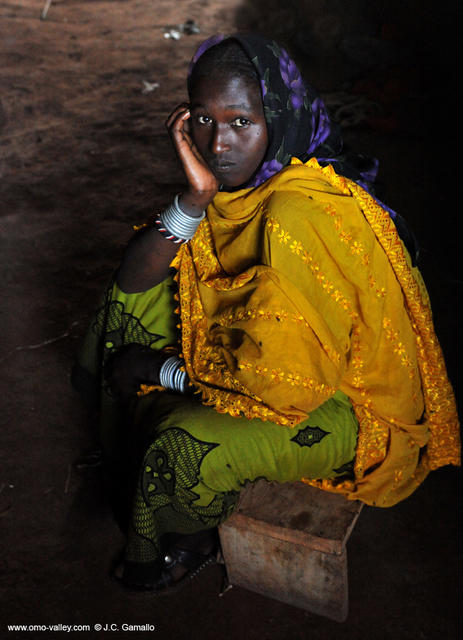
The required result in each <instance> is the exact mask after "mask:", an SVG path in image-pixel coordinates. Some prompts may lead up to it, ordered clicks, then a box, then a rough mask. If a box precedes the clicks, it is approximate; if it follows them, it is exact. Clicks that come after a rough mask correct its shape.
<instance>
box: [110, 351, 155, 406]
mask: <svg viewBox="0 0 463 640" xmlns="http://www.w3.org/2000/svg"><path fill="white" fill-rule="evenodd" d="M165 359H166V355H165V354H164V353H162V352H159V351H155V350H154V349H150V348H149V347H144V346H142V345H140V344H128V345H125V346H124V347H121V348H120V349H119V350H118V351H116V352H115V353H114V354H113V355H112V356H111V357H110V359H109V361H108V365H107V367H108V370H107V378H108V380H109V383H110V386H111V389H112V390H113V392H114V393H115V394H116V395H117V396H119V397H120V398H121V399H122V400H129V399H130V398H131V397H132V396H135V395H136V393H137V391H138V390H139V388H140V384H143V383H145V384H154V385H155V384H159V370H160V368H161V365H162V363H163V362H164V360H165Z"/></svg>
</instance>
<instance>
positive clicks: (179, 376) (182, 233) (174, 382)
mask: <svg viewBox="0 0 463 640" xmlns="http://www.w3.org/2000/svg"><path fill="white" fill-rule="evenodd" d="M205 215H206V212H205V211H203V212H202V214H201V215H200V216H199V217H197V218H193V217H192V216H189V215H188V214H187V213H185V212H184V211H182V209H181V208H180V206H179V203H178V195H176V196H175V198H174V201H173V203H172V204H171V205H170V206H169V207H167V209H166V210H165V211H163V212H162V213H158V214H157V216H156V219H155V221H154V225H155V227H156V229H157V230H158V231H159V233H160V234H161V235H163V236H164V237H165V238H166V239H167V240H171V241H172V242H175V243H182V244H184V243H185V242H188V240H191V238H192V237H193V236H194V234H195V231H196V229H197V228H198V226H199V223H200V222H201V220H204V217H205ZM181 366H182V361H181V360H180V358H178V357H177V356H171V357H170V358H167V360H166V361H165V362H164V363H163V364H162V366H161V369H160V371H159V382H160V384H161V385H162V386H163V387H164V388H165V389H170V390H172V391H177V392H179V393H185V391H186V388H187V386H188V379H187V374H186V373H185V371H182V370H181Z"/></svg>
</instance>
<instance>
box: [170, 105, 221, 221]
mask: <svg viewBox="0 0 463 640" xmlns="http://www.w3.org/2000/svg"><path fill="white" fill-rule="evenodd" d="M190 117H191V114H190V105H188V104H187V103H183V104H180V105H178V107H176V109H174V111H173V112H172V113H171V114H170V116H169V117H168V119H167V121H166V127H167V130H168V131H169V135H170V137H171V139H172V142H173V145H174V147H175V149H176V151H177V154H178V157H179V159H180V162H181V163H182V167H183V171H184V172H185V175H186V178H187V181H188V191H187V192H186V193H184V194H182V196H181V199H180V204H181V207H182V209H184V210H185V212H186V213H189V214H190V215H200V214H201V212H202V211H203V210H204V209H206V208H207V206H208V204H209V203H210V202H212V200H213V199H214V196H215V194H216V193H217V191H218V189H219V182H218V180H217V178H216V177H215V176H214V174H213V173H212V171H211V170H210V169H209V167H208V166H207V164H206V162H205V160H204V159H203V157H202V156H201V154H200V153H199V151H198V149H197V147H196V145H195V143H194V142H193V138H192V137H191V133H190V127H189V122H188V120H189V119H190Z"/></svg>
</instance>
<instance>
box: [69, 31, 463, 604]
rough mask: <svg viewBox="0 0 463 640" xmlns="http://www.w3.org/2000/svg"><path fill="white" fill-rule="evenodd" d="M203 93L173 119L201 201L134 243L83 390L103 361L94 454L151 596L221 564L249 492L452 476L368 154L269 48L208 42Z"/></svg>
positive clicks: (435, 377) (95, 329)
mask: <svg viewBox="0 0 463 640" xmlns="http://www.w3.org/2000/svg"><path fill="white" fill-rule="evenodd" d="M188 89H189V96H190V102H189V104H182V105H180V106H178V107H177V108H176V109H175V110H174V112H173V113H172V115H171V116H170V117H169V119H168V121H167V127H168V129H169V132H170V134H171V137H172V140H173V143H174V146H175V148H176V150H177V153H178V156H179V159H180V161H181V163H182V166H183V169H184V172H185V175H186V179H187V187H186V189H185V191H184V192H183V193H182V194H180V195H179V196H177V197H176V198H175V200H174V203H173V204H172V205H170V206H169V207H168V208H167V209H166V210H165V211H163V212H161V213H160V214H159V215H158V216H157V217H156V219H155V220H154V221H153V223H150V224H147V225H145V226H144V227H143V229H141V231H139V233H137V234H136V235H135V237H134V238H133V239H132V241H131V243H130V244H129V246H128V248H127V250H126V252H125V255H124V257H123V261H122V264H121V266H120V268H119V270H118V272H117V274H116V278H115V281H114V282H112V283H111V284H110V286H109V287H108V290H107V293H106V296H105V300H104V302H103V304H102V306H101V308H100V309H99V311H98V312H97V314H96V318H95V320H94V322H93V323H92V327H91V331H90V332H89V335H88V336H87V339H86V343H85V345H84V350H83V354H82V357H81V360H80V366H79V368H78V370H77V373H78V375H77V376H76V380H77V381H78V382H79V381H80V386H81V388H84V387H86V388H87V389H89V388H90V385H91V384H93V383H94V382H95V380H96V378H95V376H97V374H98V372H99V371H100V370H102V368H101V365H102V363H104V374H103V375H102V377H101V395H100V400H99V404H100V410H101V415H102V422H101V440H102V444H103V449H104V452H105V458H106V463H107V467H108V469H109V470H110V471H111V477H112V480H113V482H114V480H115V478H119V487H122V488H125V489H126V495H127V504H130V509H131V516H130V518H129V523H128V525H127V546H126V549H125V558H124V563H123V566H121V567H120V568H119V572H118V573H119V575H120V576H121V577H122V579H123V582H124V583H125V584H126V585H128V586H132V587H136V588H149V589H153V590H155V591H158V592H162V591H165V590H169V589H172V588H174V587H177V586H178V585H180V584H183V583H184V582H185V581H186V580H188V579H190V578H191V577H192V576H193V575H194V574H195V573H196V572H197V570H198V569H199V568H201V567H202V566H204V565H205V564H206V563H207V562H208V561H209V560H210V559H211V558H212V557H213V540H212V538H210V537H207V536H202V535H197V534H198V532H202V531H204V530H211V529H212V528H213V527H215V526H217V524H219V523H220V522H222V521H223V520H224V519H225V518H226V517H228V516H229V515H230V514H231V512H232V510H233V508H234V506H235V505H236V502H237V499H238V496H239V491H240V489H241V487H242V486H243V485H244V484H245V483H246V482H247V481H254V480H256V479H257V478H261V477H264V478H266V479H268V480H272V481H278V482H287V481H295V480H298V479H301V478H304V479H306V481H308V482H311V483H312V484H316V485H317V486H320V487H322V488H325V489H328V490H335V491H339V492H341V493H343V494H344V495H345V496H346V497H347V498H348V499H360V500H363V501H364V502H366V503H368V504H373V505H377V506H389V505H392V504H395V503H396V502H398V501H399V500H402V499H403V498H405V497H406V496H408V495H409V494H410V493H411V492H412V491H413V490H414V489H415V488H416V487H417V486H418V485H419V483H420V482H421V481H422V480H423V479H424V477H425V476H426V474H427V473H428V472H429V470H430V469H434V468H437V467H439V466H441V465H444V464H449V463H450V464H459V442H458V422H457V416H456V411H455V404H454V399H453V394H452V390H451V387H450V385H449V382H448V380H447V377H446V373H445V365H444V363H443V360H442V355H441V352H440V348H439V345H438V342H437V339H436V337H435V334H434V331H433V327H432V320H431V312H430V308H429V301H428V298H427V294H426V291H425V288H424V285H423V283H422V281H421V277H420V275H419V273H418V271H417V269H416V268H415V267H414V266H412V260H411V258H410V255H409V252H408V251H407V249H406V248H405V246H404V242H403V241H402V240H401V239H400V237H399V234H398V231H400V232H401V234H402V237H403V239H404V241H405V242H408V241H409V239H410V236H409V235H407V234H406V229H405V227H404V223H403V221H401V219H400V218H399V217H398V216H397V215H396V214H394V212H391V211H390V210H388V209H387V208H385V207H384V206H383V205H381V204H380V203H378V202H377V201H376V200H375V199H374V198H373V197H372V196H371V195H370V194H369V193H368V191H366V190H365V188H364V187H366V188H370V182H371V179H372V178H373V177H374V175H373V174H374V172H371V171H370V173H368V171H366V170H365V169H366V168H368V167H365V166H364V167H363V170H362V167H361V164H362V161H363V164H364V165H365V159H362V158H350V159H349V158H346V157H342V156H341V155H340V151H341V144H340V140H339V137H338V135H337V132H336V130H335V129H334V128H333V126H332V125H331V123H330V122H329V119H328V117H327V114H326V111H325V109H324V106H323V104H322V102H321V101H320V99H319V98H317V97H316V95H315V94H314V93H313V92H312V90H311V89H310V88H309V87H307V86H306V85H305V83H304V82H303V80H302V78H301V76H300V74H299V72H298V70H297V67H296V66H295V65H294V63H293V62H292V60H291V59H290V58H289V56H288V54H287V53H286V52H285V51H284V50H283V49H281V48H280V47H279V45H278V44H276V43H275V42H272V41H270V40H267V39H265V38H261V37H259V36H254V35H249V36H242V35H236V36H233V37H231V38H224V37H223V36H217V37H214V38H212V39H209V40H207V41H206V42H205V43H203V45H201V47H200V48H199V49H198V51H197V53H196V55H195V57H194V58H193V61H192V64H191V67H190V74H189V82H188ZM352 160H353V161H354V162H352ZM359 160H360V162H359ZM322 165H326V166H325V167H324V168H322ZM206 210H207V217H206V213H205V212H206ZM179 245H180V249H179V250H178V247H179ZM177 250H178V251H177ZM179 329H180V330H181V331H179ZM140 384H141V385H142V387H141V389H142V391H141V392H140V391H139V389H140ZM159 389H162V390H163V392H162V393H161V392H159ZM115 390H116V392H117V394H116V395H115ZM140 393H144V394H145V395H143V396H142V397H140ZM132 470H133V475H131V474H132ZM120 495H121V494H120V493H118V494H117V499H118V504H120V503H121V502H120V501H121V497H120ZM172 534H177V535H183V536H184V537H183V538H181V539H180V540H178V539H174V538H173V536H172ZM185 534H188V535H185ZM195 534H196V535H195ZM166 552H167V553H166Z"/></svg>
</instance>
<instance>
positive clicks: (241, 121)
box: [232, 118, 251, 127]
mask: <svg viewBox="0 0 463 640" xmlns="http://www.w3.org/2000/svg"><path fill="white" fill-rule="evenodd" d="M232 124H233V126H234V127H247V126H248V125H249V124H251V121H250V120H247V118H235V119H234V120H233V122H232Z"/></svg>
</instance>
